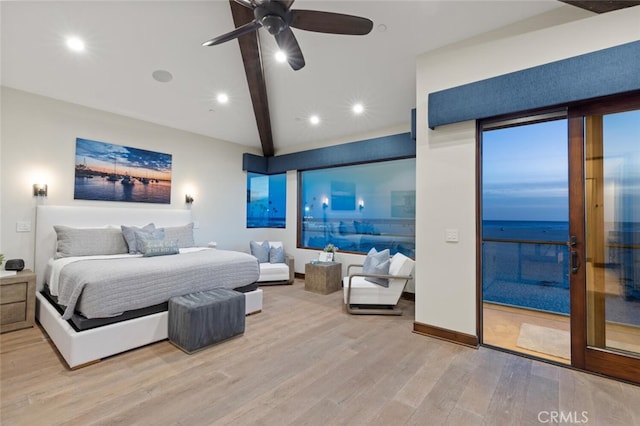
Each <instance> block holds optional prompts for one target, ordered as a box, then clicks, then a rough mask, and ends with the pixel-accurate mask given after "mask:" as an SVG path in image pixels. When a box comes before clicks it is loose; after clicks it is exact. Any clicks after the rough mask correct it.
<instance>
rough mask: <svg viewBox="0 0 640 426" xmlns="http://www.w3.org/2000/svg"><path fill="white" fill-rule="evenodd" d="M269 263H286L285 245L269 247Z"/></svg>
mask: <svg viewBox="0 0 640 426" xmlns="http://www.w3.org/2000/svg"><path fill="white" fill-rule="evenodd" d="M269 263H285V260H284V247H282V246H280V247H274V246H271V247H269Z"/></svg>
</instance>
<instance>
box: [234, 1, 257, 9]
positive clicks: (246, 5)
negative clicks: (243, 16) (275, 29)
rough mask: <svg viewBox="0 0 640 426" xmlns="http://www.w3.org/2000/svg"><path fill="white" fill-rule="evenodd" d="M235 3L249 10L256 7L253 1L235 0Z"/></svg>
mask: <svg viewBox="0 0 640 426" xmlns="http://www.w3.org/2000/svg"><path fill="white" fill-rule="evenodd" d="M233 1H235V2H236V3H238V4H240V5H242V6H244V7H246V8H249V9H253V8H254V7H255V4H253V1H252V0H233Z"/></svg>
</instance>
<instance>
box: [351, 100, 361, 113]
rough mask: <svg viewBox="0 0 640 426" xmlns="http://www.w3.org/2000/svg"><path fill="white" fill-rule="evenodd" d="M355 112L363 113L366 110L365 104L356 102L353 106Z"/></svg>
mask: <svg viewBox="0 0 640 426" xmlns="http://www.w3.org/2000/svg"><path fill="white" fill-rule="evenodd" d="M351 110H352V111H353V113H354V114H362V113H363V112H364V106H363V105H362V104H361V103H357V104H354V105H353V107H352V108H351Z"/></svg>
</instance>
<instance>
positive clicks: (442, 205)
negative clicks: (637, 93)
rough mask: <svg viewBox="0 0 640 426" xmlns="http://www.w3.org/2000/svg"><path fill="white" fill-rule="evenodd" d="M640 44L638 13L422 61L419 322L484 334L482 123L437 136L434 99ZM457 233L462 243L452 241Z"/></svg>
mask: <svg viewBox="0 0 640 426" xmlns="http://www.w3.org/2000/svg"><path fill="white" fill-rule="evenodd" d="M638 39H640V8H637V7H635V8H630V9H624V10H620V11H617V12H610V13H606V14H602V15H596V16H594V17H589V18H586V19H583V20H580V21H575V22H571V23H568V24H563V25H559V26H556V27H552V28H547V29H544V30H540V31H536V32H530V33H526V34H522V35H519V36H514V37H509V38H504V39H501V40H497V41H491V42H486V43H484V44H475V45H474V44H472V43H469V42H468V41H467V42H465V43H464V44H461V45H458V46H457V47H456V46H449V47H445V48H443V49H439V50H437V51H434V52H429V53H425V54H423V55H421V56H419V57H418V58H417V63H416V79H417V81H416V83H417V85H416V90H417V93H416V105H417V117H418V123H417V163H416V164H417V165H416V169H417V200H416V204H417V205H416V209H417V211H416V222H417V223H416V234H417V235H416V260H417V262H416V318H415V320H416V322H418V323H422V324H427V325H432V326H436V327H441V328H445V329H449V330H455V331H458V332H462V333H467V334H470V335H476V334H477V333H476V250H475V244H476V241H475V236H476V226H475V223H476V194H475V184H476V182H475V170H476V155H475V152H476V151H475V123H474V122H472V121H470V122H464V123H458V124H453V125H448V126H442V127H439V128H437V129H435V130H429V129H428V128H427V122H426V117H427V113H428V111H427V96H428V94H429V92H434V91H437V90H442V89H446V88H450V87H455V86H458V85H461V84H465V83H470V82H474V81H478V80H482V79H486V78H490V77H494V76H497V75H501V74H505V73H509V72H513V71H517V70H521V69H525V68H529V67H533V66H537V65H541V64H545V63H548V62H552V61H557V60H561V59H564V58H568V57H572V56H576V55H580V54H584V53H588V52H592V51H596V50H600V49H604V48H608V47H612V46H615V45H619V44H624V43H627V42H631V41H635V40H638ZM450 228H455V229H458V230H459V234H460V242H459V243H446V242H445V241H444V232H445V229H450Z"/></svg>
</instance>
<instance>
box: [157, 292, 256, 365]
mask: <svg viewBox="0 0 640 426" xmlns="http://www.w3.org/2000/svg"><path fill="white" fill-rule="evenodd" d="M244 304H245V300H244V294H242V293H239V292H237V291H235V290H230V289H227V288H216V289H213V290H208V291H202V292H199V293H191V294H185V295H184V296H178V297H172V298H171V299H169V341H171V343H173V344H175V345H176V346H178V347H179V348H180V349H182V350H183V351H185V352H187V353H191V352H194V351H197V350H199V349H202V348H204V347H206V346H209V345H211V344H214V343H218V342H221V341H222V340H226V339H228V338H230V337H233V336H237V335H239V334H242V333H244V320H245V310H244Z"/></svg>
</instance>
